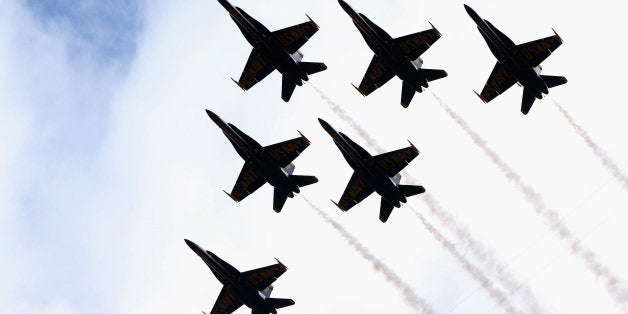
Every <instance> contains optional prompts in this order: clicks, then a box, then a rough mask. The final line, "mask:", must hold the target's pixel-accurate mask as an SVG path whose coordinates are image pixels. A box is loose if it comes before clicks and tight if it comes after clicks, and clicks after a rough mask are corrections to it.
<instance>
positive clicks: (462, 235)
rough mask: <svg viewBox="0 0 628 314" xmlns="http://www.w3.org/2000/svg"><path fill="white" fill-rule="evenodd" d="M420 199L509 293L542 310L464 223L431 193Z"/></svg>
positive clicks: (535, 309)
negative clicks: (441, 204)
mask: <svg viewBox="0 0 628 314" xmlns="http://www.w3.org/2000/svg"><path fill="white" fill-rule="evenodd" d="M422 199H423V200H424V201H425V203H426V204H427V206H428V208H429V210H430V213H432V215H434V216H435V217H436V218H438V220H439V221H440V222H441V223H442V224H443V225H444V226H445V227H447V229H449V230H450V231H452V232H453V233H454V234H455V235H456V237H457V238H458V239H459V240H460V241H461V242H462V245H463V246H465V247H466V248H468V249H469V251H470V252H471V254H473V256H475V258H476V259H477V260H478V261H479V262H480V263H481V264H482V265H483V266H484V268H485V269H486V270H487V271H488V272H489V273H490V274H492V275H494V276H495V277H497V279H498V280H499V282H500V283H501V284H502V285H503V286H504V287H505V288H506V290H507V291H508V294H509V295H520V296H522V297H523V299H524V301H525V305H526V307H527V308H528V309H529V311H530V313H541V312H543V310H542V309H541V306H540V305H539V304H538V302H537V300H536V297H535V296H534V295H533V293H532V292H531V291H530V290H529V289H528V288H527V286H526V285H524V284H523V283H520V282H518V281H517V280H516V279H515V278H514V276H513V275H512V274H511V273H510V272H508V270H507V268H506V266H504V265H502V264H501V263H500V262H499V261H498V260H497V258H496V257H495V256H494V254H493V253H492V252H490V251H489V250H487V249H486V247H485V246H484V245H483V244H482V243H481V242H480V241H479V240H477V239H475V238H474V237H473V236H472V235H471V233H470V232H469V230H468V229H467V228H466V227H465V226H464V225H462V224H461V223H459V222H457V221H456V219H455V218H454V217H453V216H452V215H450V214H449V213H447V212H445V211H444V210H443V208H442V207H441V206H440V204H439V203H438V201H437V200H436V199H435V198H434V196H432V194H430V193H425V195H424V196H423V198H422ZM412 210H413V211H414V212H415V215H418V213H417V212H416V211H415V210H414V209H413V208H412ZM417 217H418V216H417Z"/></svg>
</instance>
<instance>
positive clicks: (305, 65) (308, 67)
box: [299, 62, 327, 75]
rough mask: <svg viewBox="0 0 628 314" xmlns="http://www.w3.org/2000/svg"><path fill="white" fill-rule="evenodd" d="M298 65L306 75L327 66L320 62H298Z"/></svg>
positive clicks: (324, 68) (322, 69) (325, 68)
mask: <svg viewBox="0 0 628 314" xmlns="http://www.w3.org/2000/svg"><path fill="white" fill-rule="evenodd" d="M299 65H300V66H301V68H302V69H303V71H305V73H307V74H308V75H311V74H314V73H318V72H321V71H325V70H327V66H326V65H325V63H322V62H300V63H299Z"/></svg>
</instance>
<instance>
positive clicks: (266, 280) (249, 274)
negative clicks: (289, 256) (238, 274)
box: [242, 261, 288, 291]
mask: <svg viewBox="0 0 628 314" xmlns="http://www.w3.org/2000/svg"><path fill="white" fill-rule="evenodd" d="M277 262H278V263H277V264H274V265H270V266H266V267H261V268H257V269H253V270H249V271H245V272H243V273H242V276H243V277H244V278H246V280H248V282H250V283H251V284H252V285H253V286H254V287H255V289H257V290H259V291H261V290H264V289H266V288H268V286H270V285H272V284H273V282H275V280H277V278H279V277H280V276H281V275H283V273H285V272H286V270H288V268H286V266H284V264H282V263H281V262H279V261H277Z"/></svg>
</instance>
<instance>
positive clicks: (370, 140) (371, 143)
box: [308, 83, 384, 152]
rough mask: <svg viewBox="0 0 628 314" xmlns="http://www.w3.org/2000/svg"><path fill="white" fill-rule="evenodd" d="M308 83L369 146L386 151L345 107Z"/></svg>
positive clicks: (379, 150) (378, 150)
mask: <svg viewBox="0 0 628 314" xmlns="http://www.w3.org/2000/svg"><path fill="white" fill-rule="evenodd" d="M308 85H310V86H312V88H313V89H314V91H316V93H317V94H318V95H319V96H320V97H321V99H322V100H324V101H325V102H326V103H327V105H329V109H331V111H333V112H334V113H335V114H336V115H337V116H338V117H339V118H340V119H342V120H344V121H345V122H346V123H347V124H348V125H349V127H351V128H352V129H353V130H354V131H355V132H356V133H358V135H359V136H360V137H361V138H362V139H363V140H364V141H366V144H367V145H368V146H369V147H371V148H373V149H375V150H376V151H377V152H383V151H384V149H383V148H382V147H380V146H379V145H378V144H377V142H376V141H375V139H374V138H372V137H371V136H370V135H369V134H368V132H366V130H364V129H363V128H362V127H361V126H360V124H358V123H357V122H355V120H353V118H351V116H349V115H348V114H347V112H346V111H344V109H342V108H340V106H338V104H336V102H334V101H333V100H331V98H329V97H327V95H325V93H323V91H321V90H320V89H318V87H316V86H315V85H314V84H312V83H309V84H308Z"/></svg>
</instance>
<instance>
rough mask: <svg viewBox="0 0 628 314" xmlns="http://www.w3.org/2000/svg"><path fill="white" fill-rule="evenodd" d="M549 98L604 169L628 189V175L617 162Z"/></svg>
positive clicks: (561, 107)
mask: <svg viewBox="0 0 628 314" xmlns="http://www.w3.org/2000/svg"><path fill="white" fill-rule="evenodd" d="M550 99H552V102H553V103H554V105H555V106H556V108H558V111H560V113H562V114H563V116H564V117H565V119H567V122H569V124H570V125H571V126H572V127H573V128H574V130H575V131H576V133H578V135H580V137H582V139H583V140H584V142H585V143H586V144H587V146H589V148H590V149H591V150H592V151H593V153H594V154H595V155H596V156H597V157H598V158H599V159H600V160H601V161H602V164H603V165H604V167H606V169H607V170H608V171H609V172H610V173H611V174H612V175H613V176H614V177H615V179H617V181H619V182H620V183H621V184H622V185H623V186H624V189H626V190H628V176H626V175H625V174H624V173H623V172H622V171H621V169H620V168H619V166H618V165H617V163H616V162H615V161H614V160H613V159H611V158H610V157H609V156H608V155H607V154H606V152H605V151H604V150H603V149H602V148H601V147H600V146H599V145H598V144H597V143H595V142H594V141H593V139H592V138H591V136H589V133H587V131H585V130H584V129H583V128H582V127H581V126H580V125H578V124H577V123H576V121H575V120H574V119H573V117H572V116H571V115H570V114H569V113H568V112H567V111H566V110H565V108H563V106H561V105H560V104H559V103H558V102H557V101H556V100H554V99H553V98H550Z"/></svg>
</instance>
